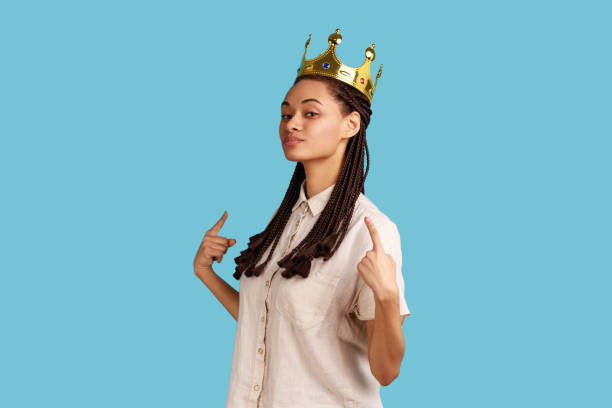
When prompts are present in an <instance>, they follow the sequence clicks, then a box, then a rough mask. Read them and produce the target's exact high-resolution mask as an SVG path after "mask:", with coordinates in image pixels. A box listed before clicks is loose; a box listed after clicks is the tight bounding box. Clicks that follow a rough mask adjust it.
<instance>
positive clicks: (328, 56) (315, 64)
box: [297, 28, 382, 104]
mask: <svg viewBox="0 0 612 408" xmlns="http://www.w3.org/2000/svg"><path fill="white" fill-rule="evenodd" d="M310 37H312V34H309V35H308V40H306V46H305V48H304V56H303V57H302V63H301V64H300V67H299V68H298V70H297V72H298V73H297V76H298V77H300V76H302V75H308V74H317V75H325V76H328V77H332V78H336V79H339V80H340V81H342V82H345V83H347V84H349V85H351V86H352V87H354V88H357V89H358V90H359V91H360V92H361V93H362V94H364V95H365V96H367V98H368V100H369V101H370V104H371V103H372V97H373V96H374V91H376V85H377V84H378V78H380V75H381V74H382V64H380V68H379V69H378V74H377V75H376V82H375V83H372V77H371V75H370V64H371V63H372V61H374V57H375V56H376V53H375V52H374V43H372V45H371V46H369V47H368V48H366V50H365V58H366V60H365V62H364V63H363V64H362V65H361V66H360V67H349V66H348V65H344V64H343V63H342V62H341V61H340V60H339V59H338V57H337V56H336V45H338V44H340V43H341V42H342V36H341V35H340V29H339V28H336V32H335V33H331V34H330V35H329V37H328V38H327V41H328V42H329V47H328V48H327V51H325V52H324V53H323V54H319V56H317V57H316V58H313V59H310V60H307V59H306V50H308V44H309V43H310Z"/></svg>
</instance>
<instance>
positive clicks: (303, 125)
mask: <svg viewBox="0 0 612 408" xmlns="http://www.w3.org/2000/svg"><path fill="white" fill-rule="evenodd" d="M359 124H360V121H359V113H357V112H352V113H351V114H349V115H347V116H343V114H342V112H341V110H340V102H338V101H337V100H336V99H334V97H333V96H332V95H331V94H330V93H329V91H328V90H327V85H326V84H325V83H323V82H320V81H317V80H312V79H303V80H301V81H299V82H298V83H297V84H295V85H293V86H292V87H291V89H289V91H288V92H287V95H286V96H285V100H284V101H283V102H282V104H281V121H280V126H279V135H280V139H281V143H282V146H283V151H284V152H285V157H286V158H287V159H288V160H291V161H300V162H302V163H304V162H305V161H309V160H314V159H324V158H328V157H331V156H334V155H336V156H337V155H338V154H339V153H340V156H341V155H343V154H344V150H345V148H346V144H347V143H348V140H349V138H350V137H351V136H353V135H355V134H357V132H358V131H359ZM292 138H298V139H301V141H298V142H291V139H292Z"/></svg>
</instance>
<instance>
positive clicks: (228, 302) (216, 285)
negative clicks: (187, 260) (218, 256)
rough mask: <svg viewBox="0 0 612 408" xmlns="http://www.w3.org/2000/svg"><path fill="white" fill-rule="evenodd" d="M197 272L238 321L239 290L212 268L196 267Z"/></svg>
mask: <svg viewBox="0 0 612 408" xmlns="http://www.w3.org/2000/svg"><path fill="white" fill-rule="evenodd" d="M194 271H195V274H196V276H197V277H198V278H200V280H201V281H202V282H204V284H205V285H206V286H207V287H208V289H210V291H211V292H212V293H213V295H215V297H216V298H217V300H218V301H219V302H221V304H222V305H223V306H224V307H225V308H226V309H227V311H228V312H229V314H231V315H232V317H233V318H234V319H235V320H236V321H238V305H239V302H240V298H239V295H240V294H239V292H238V291H237V290H236V289H234V288H233V287H231V286H230V284H229V283H227V282H226V281H225V280H223V278H221V277H220V276H219V275H217V274H216V273H215V271H214V270H213V269H212V268H194Z"/></svg>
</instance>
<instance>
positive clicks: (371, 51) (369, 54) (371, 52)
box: [365, 44, 376, 61]
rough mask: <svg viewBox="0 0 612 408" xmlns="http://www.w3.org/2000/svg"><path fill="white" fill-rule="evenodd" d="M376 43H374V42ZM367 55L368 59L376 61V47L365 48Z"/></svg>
mask: <svg viewBox="0 0 612 408" xmlns="http://www.w3.org/2000/svg"><path fill="white" fill-rule="evenodd" d="M372 45H374V44H372ZM365 57H366V59H367V60H368V61H374V58H375V57H376V53H375V52H374V47H368V48H366V50H365Z"/></svg>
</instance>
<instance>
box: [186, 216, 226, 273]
mask: <svg viewBox="0 0 612 408" xmlns="http://www.w3.org/2000/svg"><path fill="white" fill-rule="evenodd" d="M226 219H227V211H224V212H223V215H222V216H221V218H220V219H219V221H217V223H216V224H215V225H213V226H212V228H211V229H209V230H208V231H206V234H204V239H202V243H201V244H200V248H198V252H197V253H196V256H195V259H194V260H193V268H194V270H195V272H196V273H197V272H199V271H206V270H212V264H213V262H214V261H217V263H221V261H222V260H223V255H224V254H225V252H227V248H229V247H231V246H232V245H234V244H235V243H236V240H235V239H233V238H231V239H227V238H225V237H221V236H219V231H220V230H221V227H222V226H223V224H224V223H225V220H226Z"/></svg>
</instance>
